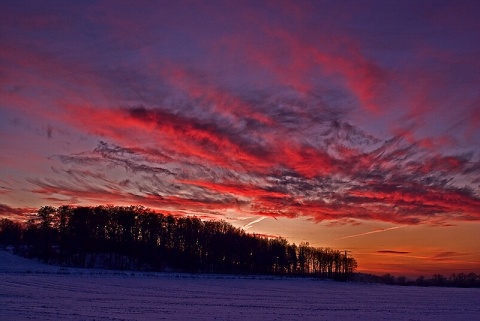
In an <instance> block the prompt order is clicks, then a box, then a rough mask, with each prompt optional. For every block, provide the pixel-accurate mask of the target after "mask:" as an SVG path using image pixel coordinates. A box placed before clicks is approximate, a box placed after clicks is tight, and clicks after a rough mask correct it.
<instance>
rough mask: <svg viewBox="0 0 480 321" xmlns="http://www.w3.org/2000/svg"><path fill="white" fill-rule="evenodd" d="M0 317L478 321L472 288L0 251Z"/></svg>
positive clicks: (478, 303) (476, 292) (478, 299)
mask: <svg viewBox="0 0 480 321" xmlns="http://www.w3.org/2000/svg"><path fill="white" fill-rule="evenodd" d="M0 320H2V321H3V320H249V321H253V320H262V321H267V320H302V321H305V320H480V289H458V288H418V287H400V286H386V285H365V284H355V283H339V282H333V281H318V280H312V279H279V278H273V277H272V278H270V277H255V278H249V277H236V276H223V275H221V276H217V275H191V274H168V273H139V272H118V271H106V270H86V269H72V268H68V269H66V268H60V267H56V266H49V265H43V264H40V263H38V262H35V261H31V260H27V259H23V258H20V257H17V256H14V255H12V254H9V253H7V252H4V251H0Z"/></svg>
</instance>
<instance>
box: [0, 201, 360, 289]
mask: <svg viewBox="0 0 480 321" xmlns="http://www.w3.org/2000/svg"><path fill="white" fill-rule="evenodd" d="M0 242H1V243H2V244H4V245H10V246H13V247H14V249H15V251H16V252H17V253H18V254H20V255H24V256H27V257H37V258H40V259H42V260H43V261H45V262H48V263H55V264H61V265H66V266H76V267H90V268H94V267H102V268H109V269H133V270H147V271H181V272H200V273H238V274H274V275H292V276H293V275H299V276H315V277H321V278H331V279H340V280H345V279H348V278H350V277H351V276H352V275H353V272H354V271H355V269H356V268H357V262H356V260H355V259H354V258H353V257H352V256H350V255H347V253H346V252H345V253H342V252H340V251H338V250H333V249H330V248H321V247H312V246H309V244H308V243H301V244H300V245H298V246H297V245H295V244H289V243H288V242H287V240H285V239H283V238H268V237H265V236H259V235H255V234H248V233H246V232H245V231H244V230H243V229H241V228H235V227H234V226H232V225H231V224H229V223H227V222H225V221H204V220H200V219H199V218H197V217H174V216H171V215H164V214H161V213H156V212H154V211H152V210H150V209H148V208H145V207H142V206H128V207H124V206H96V207H84V206H77V207H74V206H68V205H65V206H60V207H57V208H55V207H52V206H44V207H41V208H40V209H39V210H38V212H37V215H36V217H35V218H34V219H31V220H29V221H28V222H27V223H25V224H20V223H18V222H13V221H11V220H9V219H3V220H1V221H0Z"/></svg>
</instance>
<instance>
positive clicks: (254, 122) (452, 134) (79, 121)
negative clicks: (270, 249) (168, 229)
mask: <svg viewBox="0 0 480 321" xmlns="http://www.w3.org/2000/svg"><path fill="white" fill-rule="evenodd" d="M479 17H480V2H478V1H336V0H334V1H291V2H290V1H210V0H209V1H18V0H14V1H2V2H1V4H0V150H1V153H0V217H8V218H11V219H26V218H28V217H29V216H28V214H29V213H31V212H34V211H35V210H36V209H37V208H38V207H39V206H42V205H53V206H59V205H63V204H71V205H99V204H114V205H144V206H147V207H149V208H152V209H155V210H158V211H159V212H162V213H166V214H175V215H196V216H198V217H201V218H205V219H222V220H225V221H227V222H230V223H231V224H233V225H234V226H236V227H243V228H244V229H245V230H247V231H248V232H252V233H258V234H265V235H272V236H282V237H285V238H286V239H287V240H288V241H289V242H291V243H296V244H299V243H300V242H309V244H310V245H312V246H322V247H331V248H334V249H339V250H342V251H343V250H348V251H351V254H352V255H353V256H354V257H355V258H356V259H357V261H358V263H359V269H358V270H359V271H362V272H373V273H376V274H382V273H386V272H389V273H393V274H396V275H400V274H404V275H408V276H418V275H421V274H423V275H426V276H431V275H432V274H433V273H443V274H450V273H451V272H476V273H479V272H480V19H479Z"/></svg>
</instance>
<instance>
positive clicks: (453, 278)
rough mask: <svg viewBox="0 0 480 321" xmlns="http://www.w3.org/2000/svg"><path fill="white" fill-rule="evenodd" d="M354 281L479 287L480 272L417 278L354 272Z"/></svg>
mask: <svg viewBox="0 0 480 321" xmlns="http://www.w3.org/2000/svg"><path fill="white" fill-rule="evenodd" d="M352 280H353V281H356V282H363V283H381V284H388V285H401V286H425V287H426V286H443V287H461V288H474V287H476V288H478V287H480V274H476V273H473V272H470V273H452V274H450V276H448V277H447V276H444V275H443V274H438V273H437V274H433V275H432V277H430V278H429V277H425V276H423V275H422V276H419V277H418V278H416V279H415V278H413V279H412V278H407V277H406V276H403V275H400V276H394V275H392V274H390V273H386V274H383V275H381V276H378V275H372V274H365V273H356V274H355V276H354V277H353V279H352Z"/></svg>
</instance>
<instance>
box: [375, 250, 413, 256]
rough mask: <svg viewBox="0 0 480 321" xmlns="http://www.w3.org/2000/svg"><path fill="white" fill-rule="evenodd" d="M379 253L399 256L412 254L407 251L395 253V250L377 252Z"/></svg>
mask: <svg viewBox="0 0 480 321" xmlns="http://www.w3.org/2000/svg"><path fill="white" fill-rule="evenodd" d="M377 253H381V254H398V255H403V254H410V253H411V252H405V251H393V250H380V251H377Z"/></svg>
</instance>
